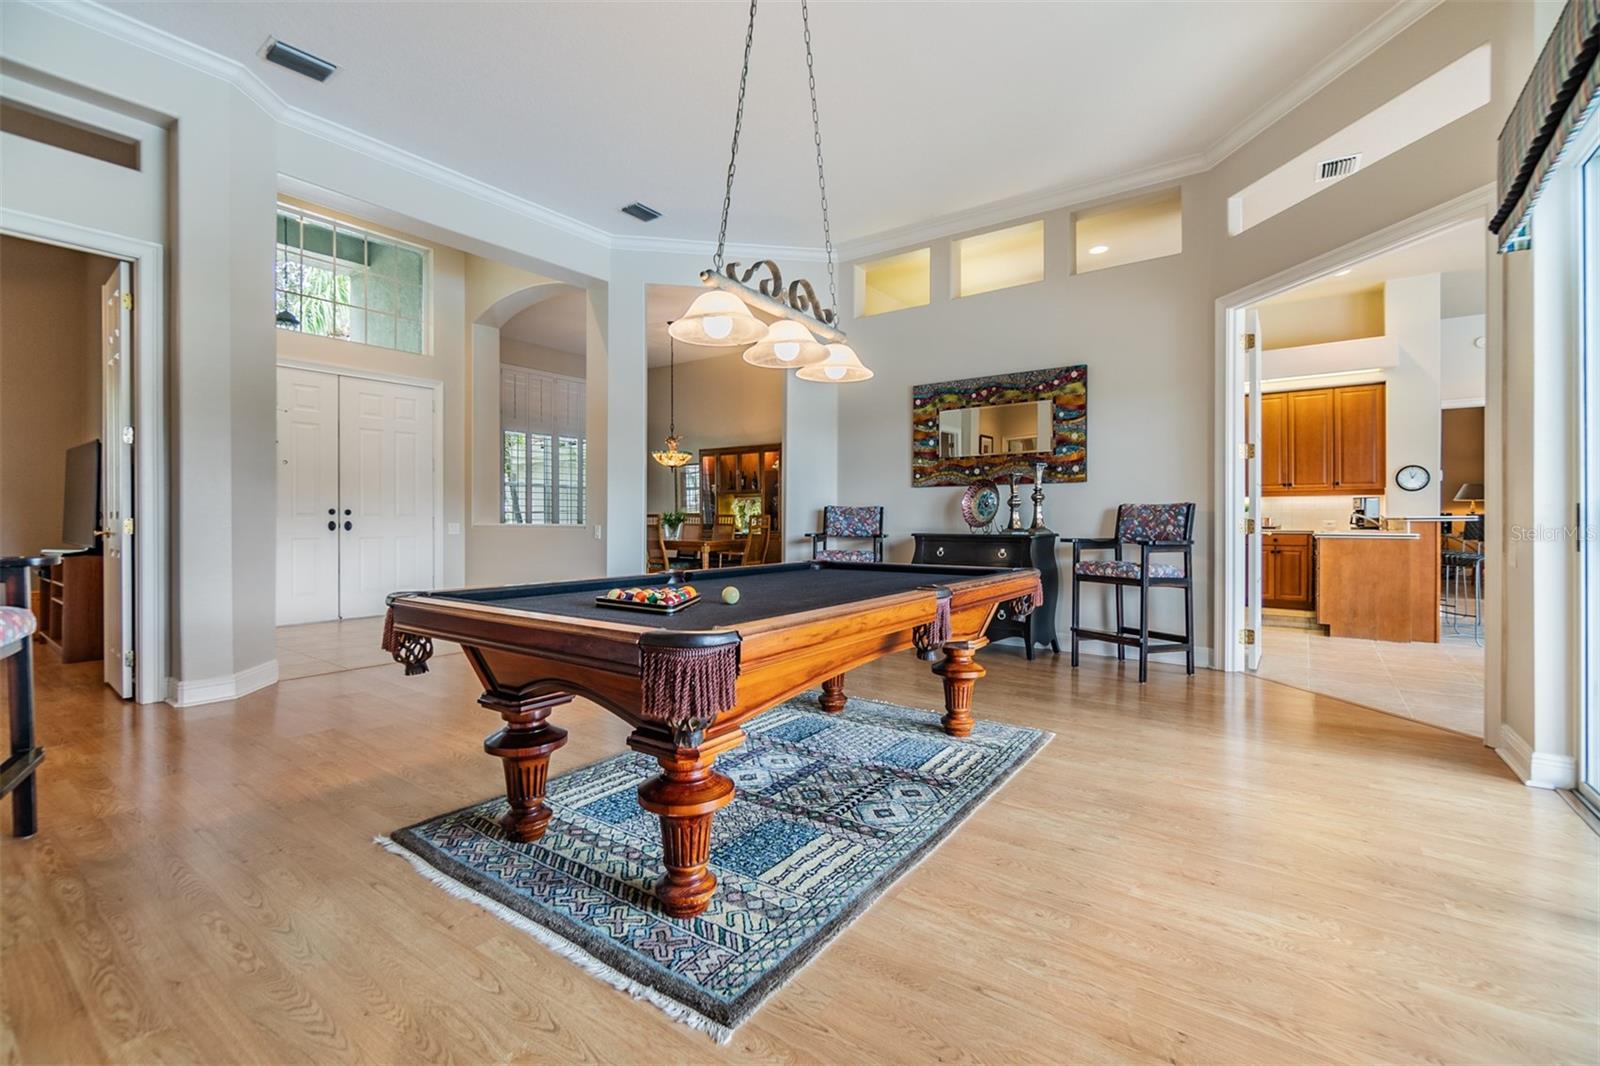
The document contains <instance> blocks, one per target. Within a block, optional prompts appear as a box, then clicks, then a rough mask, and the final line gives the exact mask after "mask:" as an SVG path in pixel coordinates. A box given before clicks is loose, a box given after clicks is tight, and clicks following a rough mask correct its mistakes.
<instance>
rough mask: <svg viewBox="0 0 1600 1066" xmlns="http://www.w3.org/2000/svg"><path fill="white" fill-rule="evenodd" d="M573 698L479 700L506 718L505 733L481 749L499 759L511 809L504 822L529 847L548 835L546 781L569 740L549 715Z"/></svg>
mask: <svg viewBox="0 0 1600 1066" xmlns="http://www.w3.org/2000/svg"><path fill="white" fill-rule="evenodd" d="M571 701H572V697H571V696H569V695H567V694H566V693H556V694H555V695H550V696H530V697H527V698H521V697H517V696H502V695H498V694H496V693H493V692H489V693H485V694H484V695H483V697H482V698H481V699H479V700H478V702H479V703H481V704H482V705H483V706H485V707H487V708H489V709H490V710H492V711H498V712H499V713H500V717H502V718H504V719H505V720H506V725H505V728H504V729H501V730H499V731H498V732H495V733H491V734H490V735H489V736H488V737H485V738H484V741H483V750H484V751H486V752H488V753H489V754H490V755H493V756H495V757H497V758H499V759H500V760H501V761H502V762H503V763H504V765H505V770H506V799H507V800H508V801H509V802H510V803H511V809H510V810H508V811H506V813H505V814H504V815H502V816H501V817H500V824H501V826H503V827H504V828H505V831H506V833H507V834H509V835H510V837H511V839H513V840H520V841H522V842H523V843H524V844H530V843H532V842H533V841H535V840H538V839H539V838H540V837H542V836H544V831H545V829H546V828H548V827H549V825H550V808H549V807H547V806H545V803H544V786H545V780H546V779H547V777H548V776H549V773H550V753H551V752H553V751H555V750H556V749H557V748H559V747H561V745H563V744H565V743H566V742H567V731H566V730H565V729H562V728H561V727H560V726H555V725H551V724H550V723H549V722H548V721H547V720H546V719H548V718H549V717H550V711H551V709H552V708H554V707H559V706H560V705H561V704H563V703H570V702H571Z"/></svg>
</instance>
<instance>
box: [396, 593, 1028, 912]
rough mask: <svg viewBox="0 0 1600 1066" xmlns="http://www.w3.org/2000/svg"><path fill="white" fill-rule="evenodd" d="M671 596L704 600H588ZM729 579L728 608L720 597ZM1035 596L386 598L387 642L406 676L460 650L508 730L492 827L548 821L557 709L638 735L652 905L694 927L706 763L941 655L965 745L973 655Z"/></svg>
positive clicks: (715, 783) (705, 843)
mask: <svg viewBox="0 0 1600 1066" xmlns="http://www.w3.org/2000/svg"><path fill="white" fill-rule="evenodd" d="M671 585H678V586H681V585H693V586H694V587H695V588H696V590H697V591H699V592H700V593H701V599H700V600H699V601H698V602H696V603H694V604H692V605H691V606H688V607H686V608H683V609H681V610H679V611H678V612H676V613H673V614H647V613H643V612H640V611H634V610H628V609H624V608H618V607H615V606H612V605H601V604H598V603H596V598H597V597H599V596H603V595H604V594H605V593H606V591H607V590H609V589H612V588H616V587H619V586H620V587H650V586H671ZM728 585H733V586H735V587H737V589H738V590H739V592H740V594H741V595H740V598H739V600H738V602H737V603H734V604H728V603H725V602H723V600H722V597H721V593H722V590H723V589H724V587H726V586H728ZM1041 602H1043V596H1042V593H1041V591H1040V587H1039V573H1038V571H1037V570H1032V569H1010V568H994V567H940V566H914V565H896V564H888V563H832V562H805V563H784V564H778V565H773V566H746V567H735V568H729V569H721V570H696V571H677V572H669V573H663V574H650V575H639V576H633V577H620V578H604V579H600V580H590V581H565V582H555V583H550V584H539V585H507V586H501V587H495V588H475V589H455V590H449V591H436V592H418V593H397V594H395V595H393V596H391V597H389V614H388V617H387V619H386V621H385V625H384V647H385V648H386V649H387V650H389V651H390V652H391V654H392V655H393V656H394V658H395V659H396V660H397V661H399V662H402V663H404V664H405V666H406V672H407V673H408V674H409V673H417V672H420V671H422V670H424V669H426V662H427V659H428V656H429V655H430V654H431V653H432V641H433V640H435V639H439V640H449V641H454V642H456V643H458V644H460V645H461V646H462V648H463V650H464V651H465V652H466V657H467V661H468V662H470V663H471V664H472V668H473V670H474V671H476V672H477V675H478V678H479V680H480V681H481V682H482V683H483V688H484V694H483V696H482V697H481V698H480V699H479V700H478V702H479V703H480V704H481V705H483V706H484V707H487V708H489V709H490V710H492V711H495V712H497V713H498V714H499V715H500V716H501V718H502V719H504V722H505V724H504V727H503V728H501V729H499V730H497V731H496V732H495V733H493V734H491V735H490V736H489V737H488V739H486V740H485V741H484V744H483V746H484V750H485V751H486V752H488V753H489V754H490V755H493V756H496V757H497V758H499V759H501V760H502V762H503V764H504V768H505V781H506V798H507V800H508V801H509V802H510V809H509V810H508V811H507V812H506V814H505V816H504V817H503V819H502V821H501V824H502V826H503V827H504V829H505V830H506V832H507V833H508V834H509V835H510V836H511V837H513V838H514V839H517V840H521V841H533V840H537V839H539V837H541V836H542V835H544V832H545V829H546V828H547V827H548V826H549V824H550V809H549V807H547V806H546V805H545V803H544V792H545V781H546V778H547V775H548V772H549V761H550V755H551V753H552V752H554V751H555V750H556V749H557V748H560V747H561V746H562V745H563V744H565V743H566V740H567V733H566V730H564V729H562V728H561V727H560V726H557V725H555V724H554V723H552V722H551V721H550V714H551V712H552V711H553V710H554V709H555V708H557V707H559V706H561V705H562V704H564V703H567V702H569V701H571V700H572V698H573V697H574V696H583V697H585V698H587V699H590V700H593V701H594V702H596V703H598V704H599V705H600V706H602V707H604V708H605V709H606V710H608V711H610V712H611V713H613V714H615V715H617V716H618V717H620V718H622V719H623V720H625V721H626V722H627V723H628V724H629V725H631V726H632V727H633V732H632V733H631V734H630V735H629V737H628V742H627V743H628V746H629V747H631V748H633V749H634V750H636V751H640V752H644V753H646V754H648V755H650V756H653V757H654V758H655V759H656V760H657V761H658V762H659V763H660V765H661V773H660V774H659V775H658V776H657V777H655V778H652V779H651V780H650V781H648V782H646V783H645V784H643V785H641V786H640V787H639V805H640V806H641V807H643V808H644V809H645V810H648V811H651V812H652V813H654V814H656V815H658V816H659V817H660V819H661V842H662V852H663V859H664V864H665V866H666V871H665V873H664V874H663V876H662V878H661V880H660V881H659V882H658V884H657V886H656V894H657V896H658V897H659V898H660V900H661V905H662V907H663V909H665V910H666V912H667V913H669V914H672V915H674V916H677V917H689V916H692V915H695V914H698V913H700V912H701V911H703V910H704V909H705V908H706V905H707V904H708V903H709V902H710V900H711V897H712V895H713V893H714V892H715V891H716V885H717V880H716V877H715V876H714V875H713V874H712V873H711V871H710V870H709V869H707V866H706V864H707V859H708V857H709V854H710V846H711V823H712V819H713V818H714V817H715V815H716V812H717V811H718V810H719V809H720V808H722V807H724V806H726V805H727V804H728V803H729V802H730V801H731V800H732V799H733V791H734V789H733V782H732V781H731V780H730V779H729V778H727V777H726V776H724V775H723V774H720V773H718V772H717V771H716V770H715V769H714V768H713V763H714V762H715V760H716V758H717V756H718V755H719V754H721V753H722V752H725V751H728V750H730V749H732V748H735V747H737V746H738V745H739V744H741V743H742V742H743V740H744V731H743V730H742V728H741V727H742V726H743V724H744V723H745V722H746V721H748V720H749V719H750V718H752V717H754V716H755V715H758V714H760V713H761V712H762V711H765V710H768V709H769V708H771V707H774V706H776V705H777V704H779V703H781V702H783V701H784V700H786V699H788V698H789V697H791V696H793V695H795V694H796V693H799V692H804V691H806V690H807V689H809V688H812V687H814V686H816V685H818V684H821V686H822V698H821V707H822V709H823V710H824V711H827V712H830V713H835V714H836V713H838V712H839V711H841V710H843V709H844V706H845V702H846V697H845V694H844V674H845V672H846V671H847V670H850V669H851V668H852V667H856V666H860V665H861V664H862V663H866V662H870V661H872V660H874V659H877V658H879V657H880V656H884V655H888V654H890V653H892V652H897V651H904V650H907V649H915V650H916V651H917V653H918V654H919V655H920V656H922V657H923V658H927V659H937V660H938V661H937V662H936V663H935V664H934V666H933V672H934V673H935V674H937V675H938V676H939V677H940V678H941V679H942V680H943V683H944V706H945V714H944V717H943V719H942V722H943V725H944V730H945V732H946V733H948V734H950V735H951V736H957V737H963V736H967V735H968V734H969V733H971V731H972V690H973V686H974V684H975V683H976V682H977V681H978V679H979V678H981V677H983V676H984V673H985V671H984V668H983V667H982V666H980V665H979V664H978V663H976V662H974V661H973V655H974V654H975V653H976V652H977V651H978V649H979V648H981V647H983V645H984V644H985V643H986V640H985V638H984V636H983V632H984V629H985V628H986V627H987V626H988V624H989V619H990V616H991V615H992V614H993V613H994V611H995V609H996V608H997V607H999V606H1001V605H1002V604H1005V605H1009V607H1010V609H1011V610H1013V611H1017V612H1021V613H1024V614H1025V613H1026V612H1027V611H1029V610H1031V609H1032V608H1033V606H1034V605H1035V604H1037V603H1041Z"/></svg>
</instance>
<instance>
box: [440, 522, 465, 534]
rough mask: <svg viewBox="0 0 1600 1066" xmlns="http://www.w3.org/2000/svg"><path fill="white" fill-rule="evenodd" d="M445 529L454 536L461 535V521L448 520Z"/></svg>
mask: <svg viewBox="0 0 1600 1066" xmlns="http://www.w3.org/2000/svg"><path fill="white" fill-rule="evenodd" d="M444 531H445V532H446V533H447V534H449V535H450V536H452V537H459V536H461V523H460V522H447V523H445V527H444Z"/></svg>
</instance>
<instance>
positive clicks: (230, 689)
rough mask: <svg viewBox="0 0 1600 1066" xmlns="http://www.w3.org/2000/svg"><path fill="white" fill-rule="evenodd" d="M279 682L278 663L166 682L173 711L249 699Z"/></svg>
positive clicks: (266, 663)
mask: <svg viewBox="0 0 1600 1066" xmlns="http://www.w3.org/2000/svg"><path fill="white" fill-rule="evenodd" d="M277 682H278V660H276V659H268V660H267V661H266V662H264V663H262V664H261V665H260V666H252V667H250V669H248V670H240V671H239V672H238V673H237V674H225V675H223V676H222V677H207V678H202V679H200V680H198V681H180V680H178V679H177V678H170V679H168V681H167V693H168V695H167V702H168V703H170V704H172V705H173V706H174V707H197V706H199V705H200V704H202V703H220V702H222V701H223V700H236V699H238V698H239V697H240V696H248V695H249V694H250V693H252V692H255V691H257V690H258V689H263V688H266V687H267V686H268V685H275V684H277Z"/></svg>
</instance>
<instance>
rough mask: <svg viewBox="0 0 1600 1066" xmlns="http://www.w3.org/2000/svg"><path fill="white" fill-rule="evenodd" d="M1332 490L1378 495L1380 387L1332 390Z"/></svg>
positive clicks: (1381, 442) (1381, 458) (1381, 461)
mask: <svg viewBox="0 0 1600 1066" xmlns="http://www.w3.org/2000/svg"><path fill="white" fill-rule="evenodd" d="M1331 391H1332V393H1333V487H1334V489H1335V491H1337V492H1339V493H1347V492H1349V493H1368V492H1371V493H1377V492H1382V491H1383V490H1384V488H1385V486H1386V482H1387V481H1388V478H1387V477H1386V476H1385V471H1384V410H1383V398H1384V397H1383V386H1382V385H1350V386H1348V387H1346V388H1342V389H1333V390H1331Z"/></svg>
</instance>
